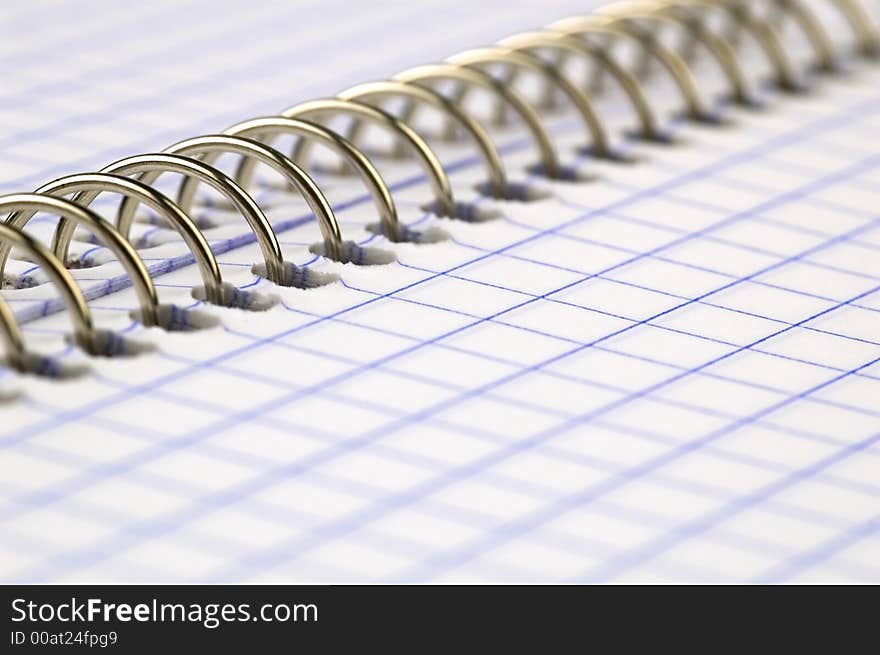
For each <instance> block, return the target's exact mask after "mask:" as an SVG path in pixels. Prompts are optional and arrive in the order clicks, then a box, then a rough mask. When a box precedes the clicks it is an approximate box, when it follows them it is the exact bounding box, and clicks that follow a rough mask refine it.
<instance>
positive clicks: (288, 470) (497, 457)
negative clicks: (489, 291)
mask: <svg viewBox="0 0 880 655" xmlns="http://www.w3.org/2000/svg"><path fill="white" fill-rule="evenodd" d="M726 286H729V285H726ZM725 288H726V287H725ZM876 290H877V289H872V290H871V291H868V292H865V293H863V294H859V295H858V296H855V297H853V298H851V299H850V300H849V301H848V302H852V301H854V300H857V299H859V298H861V297H864V296H867V295H868V294H870V293H873V292H875V291H876ZM710 293H711V292H710ZM707 295H708V294H707ZM848 302H843V303H840V304H838V305H836V306H835V307H832V308H829V309H826V310H823V311H822V312H819V313H817V314H814V315H812V316H809V317H807V318H806V319H804V320H803V321H802V323H806V322H808V321H810V320H814V319H815V318H817V317H819V316H822V315H825V314H827V313H829V312H831V311H833V310H835V309H838V308H839V307H842V306H845V305H847V304H848ZM505 311H509V310H505ZM664 313H666V312H664ZM794 327H795V326H791V327H786V328H783V329H781V330H779V331H777V332H774V333H772V334H770V335H768V336H766V337H764V338H762V339H760V340H758V341H756V342H754V343H752V344H749V345H748V346H743V347H741V348H738V349H735V350H733V351H731V352H728V353H726V354H724V355H721V356H719V357H716V358H713V359H712V360H710V361H709V362H706V363H704V364H702V365H700V366H699V367H695V368H694V369H692V370H699V369H702V368H707V367H708V366H710V365H712V364H715V363H717V362H719V361H723V360H724V359H727V358H729V357H731V356H732V355H734V354H737V353H739V352H742V351H744V350H746V349H747V348H748V347H749V346H754V345H757V344H758V343H761V342H763V341H766V340H768V339H771V338H773V337H775V336H778V335H780V334H783V333H785V332H788V331H790V330H791V329H793V328H794ZM624 329H625V330H628V329H630V328H624ZM458 331H459V330H453V333H455V332H458ZM610 336H612V335H608V336H605V337H602V338H600V339H597V340H596V341H598V342H601V341H602V340H605V339H607V338H610ZM430 341H433V340H426V341H425V342H423V343H430ZM584 347H588V345H587V346H584ZM581 349H582V348H577V349H574V351H569V352H567V353H564V354H563V355H557V356H555V357H553V358H551V359H550V360H545V361H544V362H541V363H540V364H538V365H534V366H530V367H524V368H523V370H521V371H517V372H515V373H513V374H510V375H507V376H504V377H502V378H501V379H500V380H496V381H494V382H492V383H490V384H487V385H483V386H482V387H478V388H476V389H474V390H472V391H471V392H469V393H468V394H466V395H464V398H468V399H469V398H473V397H476V396H477V395H480V394H481V393H484V392H485V391H486V390H488V389H490V388H495V387H497V386H500V385H501V384H504V383H506V382H509V381H510V380H512V379H515V378H517V377H521V376H522V375H524V374H525V372H527V371H529V370H533V369H536V368H540V367H543V366H546V365H547V364H548V363H549V362H552V361H554V360H558V359H561V358H562V357H565V356H568V355H569V354H571V352H576V351H579V350H581ZM408 350H411V349H404V352H406V351H408ZM394 357H397V354H395V355H392V356H389V357H385V358H381V359H380V360H379V361H382V359H385V360H387V359H389V358H394ZM878 360H880V358H878ZM374 367H375V364H371V365H368V368H374ZM357 370H358V369H355V372H352V373H349V374H348V375H347V376H346V377H347V378H348V379H350V377H351V375H354V374H356V372H357ZM690 374H691V371H686V372H683V373H679V374H677V375H675V376H672V377H671V378H667V379H666V380H664V381H662V382H660V383H657V384H654V385H651V386H650V387H648V388H647V389H644V390H641V391H639V392H637V393H635V394H631V395H629V396H626V397H624V398H623V399H621V400H618V401H615V402H612V403H609V404H607V405H605V406H603V407H602V408H600V409H599V410H594V411H592V412H590V413H588V414H586V415H584V416H580V417H576V418H577V422H578V423H580V422H583V421H584V420H591V419H592V418H595V417H596V416H600V415H602V414H605V413H607V412H608V411H610V410H611V409H616V408H618V407H620V406H622V405H623V404H626V403H627V402H632V400H635V399H638V398H642V397H645V396H647V395H649V394H651V393H653V392H654V391H656V390H657V389H660V388H662V387H664V386H668V385H669V384H671V383H672V382H674V381H677V380H679V379H681V378H683V377H685V376H687V375H690ZM840 377H841V376H838V378H835V379H840ZM315 386H318V385H315ZM324 386H327V385H324ZM292 395H293V396H294V397H296V396H298V395H299V394H298V393H295V394H292ZM792 398H793V397H792ZM458 400H461V399H458ZM285 401H286V402H289V401H290V399H289V398H287V399H285V400H276V401H272V403H270V404H268V405H266V406H258V407H256V408H252V409H249V410H247V411H244V412H240V413H235V414H233V415H230V416H229V417H228V418H227V419H226V420H225V421H223V425H222V426H220V425H217V426H209V428H208V429H207V430H206V429H204V428H202V429H200V430H196V431H195V432H194V433H193V434H192V435H190V437H189V438H187V439H185V440H181V441H184V442H186V443H194V442H195V440H198V439H199V438H200V435H201V438H202V439H203V438H205V436H206V435H208V434H212V433H216V430H217V429H228V427H229V426H230V425H231V424H233V423H236V422H240V421H241V420H246V419H249V418H252V417H255V416H259V415H260V414H262V413H263V412H265V411H270V410H271V407H272V406H273V405H275V404H276V403H279V402H280V403H281V404H285ZM452 404H454V403H452V402H450V401H444V402H441V403H438V404H436V405H434V406H432V407H431V408H429V410H422V411H420V412H416V413H413V414H411V415H409V416H408V417H407V418H406V419H405V420H402V421H399V422H397V423H396V424H395V423H392V424H391V425H386V426H383V428H382V429H381V431H380V433H379V434H375V433H367V434H366V435H364V436H363V437H359V438H357V439H352V440H350V441H348V442H346V443H345V444H344V445H341V446H340V448H338V449H331V451H334V452H335V451H336V450H340V449H341V450H344V451H345V452H346V453H348V452H351V451H352V450H353V449H354V448H353V446H352V444H353V443H354V444H359V445H366V444H367V443H370V442H372V441H374V440H376V439H379V438H382V437H384V436H387V435H388V434H390V433H393V432H395V431H397V430H399V429H401V428H402V427H403V426H404V425H409V424H411V423H413V422H415V421H417V420H420V419H421V418H422V417H423V416H428V415H431V414H434V413H437V412H438V411H441V410H442V409H445V408H446V407H449V406H451V405H452ZM570 424H572V421H569V422H566V423H564V424H563V427H562V429H556V430H553V431H548V433H545V434H542V435H538V436H536V437H533V438H531V439H529V440H526V441H523V442H519V443H517V444H515V446H513V447H508V448H505V449H502V450H501V451H499V453H497V454H493V455H491V456H488V457H486V458H484V460H483V461H480V463H479V465H471V466H468V467H461V468H460V469H457V470H456V473H458V474H459V475H456V476H454V477H455V480H458V479H460V478H461V477H465V476H466V475H467V474H469V473H470V474H472V473H473V472H475V470H483V469H485V468H486V465H488V464H491V463H497V462H498V461H501V460H502V459H504V458H506V457H510V456H511V455H512V454H513V453H514V452H517V453H518V452H521V451H523V450H525V449H527V448H533V447H534V446H535V445H537V444H538V443H540V442H541V441H545V440H548V439H549V438H551V437H552V436H553V435H555V434H556V433H558V432H562V431H564V430H565V429H566V428H567V427H568V426H569V425H570ZM179 443H180V442H178V445H179ZM138 459H139V460H140V461H144V460H149V459H150V458H149V457H145V456H144V455H143V454H141V455H140V456H139V458H138ZM310 460H311V464H312V466H314V465H315V464H316V462H315V460H318V461H320V462H321V463H323V462H324V461H326V455H325V457H320V456H317V457H310V458H305V461H304V462H302V463H297V464H296V465H295V466H293V467H282V469H281V471H280V473H282V474H283V475H284V476H285V477H290V476H291V475H294V474H299V473H300V472H301V471H302V470H304V469H305V468H307V466H306V462H309V461H310ZM132 465H134V463H133V462H132V463H131V464H129V465H128V466H132ZM108 468H110V469H112V470H114V471H116V473H117V474H118V472H119V471H120V470H124V469H121V467H120V466H119V465H118V463H117V464H114V466H112V467H108ZM462 470H464V475H462V474H461V473H462ZM278 475H279V472H275V473H274V474H273V475H271V476H269V475H264V476H263V477H261V479H260V480H259V481H255V482H249V483H247V484H245V485H241V486H243V487H247V488H249V490H250V492H253V489H254V488H255V487H262V486H265V485H266V484H268V483H269V482H270V478H271V480H275V479H277V478H278ZM452 478H453V475H452V474H451V473H450V474H447V475H444V476H441V477H440V478H439V479H438V480H435V481H433V483H432V484H430V485H425V486H430V487H431V488H432V490H433V491H436V489H437V488H439V487H440V486H441V484H442V485H444V486H445V485H446V484H450V483H451V481H452ZM66 486H67V487H68V491H69V490H70V486H71V485H66ZM242 491H243V490H242ZM422 491H424V490H422ZM56 493H57V491H56ZM41 495H42V496H44V497H45V494H41ZM62 495H65V492H64V491H62ZM241 495H242V494H232V493H230V492H228V491H224V492H221V493H218V494H216V495H215V500H216V501H217V502H216V505H215V506H221V505H222V504H225V503H228V502H231V500H232V499H233V498H236V497H241ZM420 495H426V494H425V493H421V494H407V495H406V496H405V498H403V499H401V498H399V497H396V498H395V499H394V501H390V500H387V499H386V501H385V502H383V507H384V508H386V509H387V508H390V507H394V506H397V505H399V504H403V503H404V502H405V503H409V502H412V501H413V500H414V499H415V498H417V497H418V496H420ZM212 504H213V503H212ZM177 518H178V519H180V522H182V521H185V516H179V517H177ZM361 518H363V517H361ZM175 522H178V521H175ZM362 523H363V521H359V522H358V524H362ZM350 525H351V524H348V523H347V524H346V526H348V527H349V529H350ZM153 527H154V530H153V531H151V532H150V534H152V535H153V536H155V535H156V532H155V528H156V527H158V528H159V532H161V531H162V529H163V527H164V524H163V525H162V526H155V525H154V526H153ZM335 527H337V529H338V526H335ZM321 532H322V533H324V532H327V531H326V530H322V531H321ZM139 533H140V534H144V533H143V531H142V530H139ZM336 536H338V535H336ZM316 537H317V535H316ZM122 541H125V540H124V539H122ZM121 549H122V545H121V544H119V545H118V547H115V548H113V549H112V550H113V552H119V551H120V550H121ZM284 552H285V554H287V555H289V553H290V550H289V549H285V550H284ZM256 556H257V555H256V554H255V555H254V556H252V557H250V558H248V561H253V559H254V557H256ZM83 557H87V556H86V554H83ZM101 557H102V554H100V553H92V554H91V556H90V557H88V558H87V559H88V560H89V561H91V562H93V563H94V562H95V561H99V560H100V559H101ZM259 557H260V561H261V562H262V566H266V564H267V562H268V559H269V557H270V556H269V555H267V554H266V553H261V554H259ZM276 558H277V557H276Z"/></svg>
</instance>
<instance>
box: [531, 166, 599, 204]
mask: <svg viewBox="0 0 880 655" xmlns="http://www.w3.org/2000/svg"><path fill="white" fill-rule="evenodd" d="M526 172H528V173H529V174H531V175H538V176H541V177H543V178H544V179H546V180H547V181H549V182H569V183H582V182H595V181H596V176H595V175H594V174H593V173H588V172H586V171H584V170H581V169H579V168H577V167H575V166H560V167H559V171H558V173H557V175H556V177H547V176H546V175H545V174H544V167H543V166H542V165H541V164H532V165H531V166H527V167H526ZM529 186H532V185H529ZM546 192H547V195H548V196H549V195H551V194H552V192H551V191H550V190H549V189H547V190H546ZM541 199H542V198H538V200H541Z"/></svg>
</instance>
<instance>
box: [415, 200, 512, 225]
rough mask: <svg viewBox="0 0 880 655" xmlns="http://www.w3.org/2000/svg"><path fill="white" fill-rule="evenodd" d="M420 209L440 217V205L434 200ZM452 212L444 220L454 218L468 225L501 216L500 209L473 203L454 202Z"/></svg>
mask: <svg viewBox="0 0 880 655" xmlns="http://www.w3.org/2000/svg"><path fill="white" fill-rule="evenodd" d="M421 209H422V211H426V212H430V213H432V214H436V215H438V216H442V214H441V213H440V204H439V203H438V202H437V201H436V200H433V201H431V202H429V203H427V204H425V205H422V206H421ZM454 210H455V213H454V214H453V215H452V216H448V217H446V218H454V219H456V220H460V221H466V222H468V223H483V222H485V221H494V220H497V219H499V218H501V217H502V216H503V213H502V212H501V210H500V209H496V208H494V207H487V206H484V205H479V204H477V203H473V202H460V201H458V200H456V201H455V207H454Z"/></svg>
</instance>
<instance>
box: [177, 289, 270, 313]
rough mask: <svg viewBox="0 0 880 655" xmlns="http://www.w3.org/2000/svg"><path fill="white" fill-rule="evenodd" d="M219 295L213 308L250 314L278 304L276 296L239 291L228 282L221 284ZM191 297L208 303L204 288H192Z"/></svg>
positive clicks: (244, 290)
mask: <svg viewBox="0 0 880 655" xmlns="http://www.w3.org/2000/svg"><path fill="white" fill-rule="evenodd" d="M220 294H221V299H220V302H219V303H216V304H215V303H212V304H213V305H214V306H216V307H226V308H229V309H245V310H248V311H251V312H264V311H266V310H268V309H271V308H272V307H274V306H275V305H277V304H278V303H279V302H280V299H279V298H278V297H277V296H273V295H267V294H264V293H259V292H257V291H247V290H246V289H239V288H238V287H237V286H235V285H234V284H230V283H229V282H223V284H222V285H221V291H220ZM192 297H193V298H195V299H196V300H201V301H202V302H205V303H207V302H208V293H207V291H205V287H204V286H196V287H193V289H192Z"/></svg>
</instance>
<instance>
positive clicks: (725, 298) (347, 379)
mask: <svg viewBox="0 0 880 655" xmlns="http://www.w3.org/2000/svg"><path fill="white" fill-rule="evenodd" d="M533 4H534V3H523V4H519V3H509V2H508V3H481V5H480V7H479V8H475V7H473V6H472V3H471V4H466V3H463V2H457V1H455V0H445V1H444V2H432V3H416V4H415V5H413V4H411V3H399V4H398V3H387V4H386V3H380V4H379V6H378V7H379V9H378V10H376V7H374V6H373V4H372V3H371V5H370V7H369V8H367V7H366V6H364V7H361V6H360V5H350V4H349V3H338V2H323V3H316V4H312V5H305V4H304V5H297V6H291V5H289V4H285V5H283V6H282V5H280V4H274V3H271V4H269V3H267V4H259V3H257V4H254V3H248V4H244V3H241V4H229V5H221V6H219V7H218V6H217V3H208V4H206V3H204V2H191V3H187V4H181V3H177V2H175V3H167V4H162V3H150V5H149V6H143V7H138V8H137V9H130V10H129V9H127V10H126V11H125V12H124V13H123V12H121V11H119V10H117V9H113V8H112V7H110V6H108V7H102V6H101V5H100V4H88V3H87V4H86V6H85V9H82V8H80V7H79V5H78V6H77V8H74V7H72V6H67V5H57V6H56V5H51V4H41V3H36V4H28V5H27V6H21V7H17V8H15V10H13V11H11V12H10V13H11V14H12V15H11V16H9V17H8V21H7V24H8V26H11V27H12V28H14V29H10V30H8V33H9V34H10V35H11V38H8V39H4V42H3V44H2V56H3V58H4V59H5V64H6V65H4V67H3V68H4V71H5V72H4V76H5V75H7V74H8V76H9V80H10V84H9V85H8V87H7V90H6V91H5V92H4V93H5V95H6V98H5V101H4V103H2V105H3V106H2V109H0V112H2V115H3V117H4V119H5V120H4V121H3V123H2V124H3V125H4V127H3V131H2V133H0V142H2V143H3V146H4V147H3V156H2V157H0V170H2V176H0V187H2V188H0V190H2V192H3V193H4V194H10V195H5V196H3V197H2V198H0V209H2V210H3V213H4V214H6V213H7V212H11V211H18V214H17V217H14V218H10V219H9V220H8V221H7V226H6V227H4V231H2V232H0V237H2V239H3V241H4V242H6V241H10V242H14V243H15V245H16V246H17V247H16V248H15V249H14V250H13V252H12V255H11V257H10V259H9V260H8V262H6V264H5V269H4V288H3V291H2V299H3V300H4V301H5V306H7V307H8V311H6V312H5V313H2V314H3V316H5V318H4V321H5V323H4V324H5V326H6V330H5V331H4V335H6V337H7V340H6V345H7V351H6V362H7V366H6V367H3V368H2V369H0V371H2V372H0V393H2V404H0V415H2V418H3V422H2V427H0V447H2V449H3V450H2V454H0V470H2V475H0V489H2V492H3V493H2V495H0V496H2V499H0V520H2V526H3V527H2V534H3V537H2V539H0V579H2V580H3V581H4V582H83V581H90V582H110V583H133V582H300V583H303V582H310V583H342V582H504V583H514V582H551V581H559V582H706V581H712V582H746V581H762V582H850V583H851V582H875V583H876V582H880V483H878V477H877V470H878V466H880V445H878V444H880V405H878V403H877V398H878V397H880V394H878V392H880V367H878V364H877V362H878V361H880V330H878V329H877V328H878V327H880V321H878V319H877V317H878V316H880V314H878V312H880V265H878V263H877V262H880V257H878V255H880V252H878V251H880V213H878V207H880V168H878V167H880V151H878V143H880V64H878V62H877V60H876V58H875V57H874V55H876V51H877V40H876V38H877V37H876V27H874V26H875V25H876V20H877V17H878V15H880V12H878V6H877V5H876V3H872V2H868V1H862V2H858V1H857V0H853V1H851V2H846V1H833V0H814V1H807V0H804V2H767V3H758V2H755V3H746V4H745V5H743V4H741V3H711V2H705V3H699V2H697V3H687V2H671V3H649V4H650V5H651V6H648V5H646V4H645V3H642V4H641V5H638V6H634V5H630V6H629V7H626V8H621V7H620V6H615V7H611V8H610V9H609V8H606V9H603V10H600V12H599V13H598V14H594V15H593V17H592V18H580V19H574V20H567V21H563V22H555V23H552V25H550V26H549V27H543V28H541V27H539V26H541V25H544V26H547V25H548V24H550V23H551V22H552V21H559V20H561V19H564V18H565V17H566V16H572V15H577V14H578V13H581V14H582V13H583V12H584V11H588V10H590V9H598V5H599V3H583V2H580V3H564V2H563V3H557V4H555V5H554V4H552V3H549V4H548V3H540V5H541V6H533ZM585 5H586V6H585ZM659 5H663V7H659ZM209 7H210V9H209ZM88 14H94V15H95V16H99V15H100V19H99V20H90V21H88V24H86V23H85V21H84V20H83V19H82V16H85V15H88ZM77 15H79V16H80V17H78V16H77ZM596 16H599V18H597V17H596ZM196 24H198V26H199V27H198V30H197V32H196V33H195V34H194V33H193V31H192V30H193V29H194V28H193V25H196ZM35 25H39V26H40V27H39V28H36V27H34V26H35ZM16 26H17V27H16ZM511 34H515V35H516V36H513V37H511V36H510V35H511ZM493 43H494V44H495V45H492V46H490V47H487V46H486V44H493ZM49 45H51V47H48V46H49ZM473 48H479V50H473ZM469 49H470V50H469ZM454 52H460V53H462V54H459V55H457V56H455V57H453V58H452V59H447V58H448V57H449V56H450V55H451V54H452V53H454ZM432 61H433V62H444V63H443V64H437V63H434V64H432V63H431V62H432ZM394 71H405V72H404V73H401V74H398V75H394ZM376 80H385V82H382V83H375V81H376ZM364 81H373V82H374V84H372V85H371V86H363V85H361V86H356V85H358V84H359V83H362V82H364ZM340 89H348V90H347V91H344V92H342V93H340V91H339V90H340ZM322 97H323V98H324V99H325V100H324V101H322V102H320V103H316V102H315V101H312V100H310V99H312V98H322ZM308 103H311V104H308ZM291 106H292V107H296V109H295V110H294V111H289V112H285V113H284V114H280V113H279V110H281V109H283V108H284V107H291ZM249 117H263V118H262V119H261V120H256V119H253V118H249ZM231 125H236V126H237V127H236V128H233V129H229V128H230V126H231ZM194 135H208V136H206V137H202V138H199V137H194ZM297 139H300V140H299V141H298V140H297ZM181 142H183V144H182V145H180V144H181ZM172 143H177V144H178V145H177V146H175V147H174V148H172V149H171V150H170V151H168V150H167V148H168V146H169V144H172ZM303 144H306V145H303ZM136 153H147V155H144V156H140V157H138V156H137V155H136ZM218 155H220V156H219V158H217V156H218ZM120 160H126V161H125V163H123V164H113V162H119V161H120ZM244 160H248V161H253V162H259V165H258V166H256V167H255V168H253V169H252V170H247V166H245V167H244V169H243V168H242V165H241V162H242V161H244ZM294 162H298V163H299V166H297V164H296V163H294ZM157 170H162V171H168V170H171V171H172V172H173V171H177V173H180V171H183V172H184V173H185V174H187V175H191V176H194V177H192V178H191V179H193V180H198V182H197V183H196V184H193V183H192V182H190V183H189V184H188V190H187V191H186V192H185V194H184V195H185V196H186V197H182V196H181V195H179V194H180V189H181V179H182V178H181V176H180V175H179V174H177V173H174V174H163V175H162V176H161V177H159V178H158V179H154V178H151V177H150V175H152V173H150V171H157ZM96 171H104V172H102V173H100V174H97V175H96V173H95V172H96ZM108 171H109V172H108ZM145 171H146V173H145ZM76 174H81V175H79V176H78V177H67V176H70V175H76ZM114 175H115V177H113V176H114ZM197 175H200V176H201V177H195V176H197ZM58 178H65V179H64V180H62V181H61V182H56V183H53V182H50V181H52V180H56V179H58ZM126 180H131V181H132V182H127V181H126ZM218 180H219V181H218ZM102 184H103V185H104V187H103V188H108V189H110V190H111V191H113V192H105V193H101V194H100V195H98V196H97V198H94V201H93V202H91V204H88V201H89V200H90V198H88V197H83V196H82V195H78V196H74V195H72V194H73V193H74V192H84V193H87V192H88V190H89V189H100V188H102V187H101V186H100V185H102ZM107 185H115V186H112V187H108V186H107ZM38 189H39V190H40V193H39V194H34V193H33V192H34V190H38ZM120 194H122V195H120ZM126 194H127V195H126ZM137 194H140V195H139V196H138V195H137ZM186 194H189V195H186ZM62 195H63V196H64V197H66V198H67V200H68V201H67V202H65V201H62V200H58V199H57V198H58V197H60V196H62ZM122 196H125V197H128V196H132V197H134V196H137V197H138V198H139V200H141V201H143V202H138V203H134V202H132V201H130V200H129V201H127V202H125V203H122V202H121V200H120V198H121V197H122ZM71 198H73V200H76V201H77V203H78V204H73V202H72V201H71ZM86 204H88V207H89V209H82V207H84V206H85V205H86ZM32 210H39V211H38V212H37V213H36V215H35V216H34V218H33V219H32V220H30V221H27V218H28V216H27V214H28V213H32ZM53 212H54V213H53ZM57 213H62V214H65V216H66V218H67V219H69V221H59V219H58V216H57ZM123 215H127V218H122V220H121V221H120V220H119V218H120V217H122V216H123ZM96 217H103V220H102V219H100V218H96ZM16 221H17V222H16ZM70 221H73V222H70ZM25 223H26V224H25ZM74 224H75V225H76V229H75V230H74V229H73V226H74ZM113 226H116V227H113ZM117 228H118V229H117ZM59 230H60V232H58V233H59V234H60V233H64V234H66V237H65V238H69V249H68V252H67V253H66V256H65V255H64V254H63V252H62V251H63V247H64V243H63V241H64V240H65V238H61V239H56V238H55V236H54V235H55V234H56V231H59ZM22 233H24V234H27V235H29V236H28V237H19V236H16V235H18V234H22ZM62 261H64V265H62V264H61V262H62ZM3 316H0V318H3ZM16 325H17V326H19V330H18V331H16V327H15V326H16ZM16 335H18V336H20V339H17V337H16ZM16 369H18V370H16Z"/></svg>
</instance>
